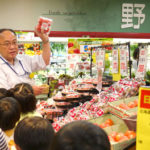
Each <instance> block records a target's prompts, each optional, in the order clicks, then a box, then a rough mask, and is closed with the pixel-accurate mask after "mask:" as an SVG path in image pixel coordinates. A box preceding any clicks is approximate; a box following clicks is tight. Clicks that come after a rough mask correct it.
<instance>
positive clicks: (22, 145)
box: [0, 83, 110, 150]
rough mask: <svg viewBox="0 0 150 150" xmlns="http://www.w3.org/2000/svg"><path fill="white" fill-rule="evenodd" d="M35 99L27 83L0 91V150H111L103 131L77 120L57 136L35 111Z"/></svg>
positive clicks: (64, 127) (63, 128)
mask: <svg viewBox="0 0 150 150" xmlns="http://www.w3.org/2000/svg"><path fill="white" fill-rule="evenodd" d="M36 103H37V100H36V97H35V95H34V93H33V89H32V87H31V86H30V85H29V84H27V83H20V84H17V85H16V86H15V87H14V88H12V89H10V90H6V89H2V88H1V89H0V128H1V130H0V150H8V149H11V150H13V149H16V150H110V143H109V140H108V136H107V134H106V133H105V131H104V130H103V129H101V128H100V127H98V126H96V125H94V124H93V123H90V122H87V121H74V122H71V123H69V124H66V125H65V126H63V127H62V128H61V129H60V130H59V131H58V132H57V133H55V132H54V129H53V127H52V125H51V123H50V122H49V121H48V120H46V119H44V118H43V117H42V116H41V115H40V114H39V113H38V112H36Z"/></svg>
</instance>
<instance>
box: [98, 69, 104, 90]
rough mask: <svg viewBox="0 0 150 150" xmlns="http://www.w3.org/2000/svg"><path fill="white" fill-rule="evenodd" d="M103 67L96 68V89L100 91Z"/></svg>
mask: <svg viewBox="0 0 150 150" xmlns="http://www.w3.org/2000/svg"><path fill="white" fill-rule="evenodd" d="M103 71H104V68H100V67H98V68H97V81H98V83H97V90H98V91H99V92H100V91H101V90H102V77H103Z"/></svg>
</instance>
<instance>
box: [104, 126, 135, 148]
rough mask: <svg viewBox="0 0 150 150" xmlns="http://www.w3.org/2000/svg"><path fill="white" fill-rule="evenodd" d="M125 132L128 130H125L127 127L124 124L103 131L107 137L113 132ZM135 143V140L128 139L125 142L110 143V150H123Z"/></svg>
mask: <svg viewBox="0 0 150 150" xmlns="http://www.w3.org/2000/svg"><path fill="white" fill-rule="evenodd" d="M127 130H129V129H128V128H127V126H126V125H125V124H124V123H123V124H117V125H115V126H112V127H108V128H106V129H105V131H106V133H107V134H108V135H110V134H111V133H112V132H114V131H115V132H118V133H119V132H123V133H125V132H126V131H127ZM135 142H136V138H132V139H128V140H125V141H122V142H111V150H123V149H125V148H127V147H128V146H130V145H131V144H133V143H135Z"/></svg>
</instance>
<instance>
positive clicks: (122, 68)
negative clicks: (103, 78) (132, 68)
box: [120, 46, 127, 76]
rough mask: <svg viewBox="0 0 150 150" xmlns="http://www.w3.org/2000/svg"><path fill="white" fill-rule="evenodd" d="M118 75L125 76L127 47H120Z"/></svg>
mask: <svg viewBox="0 0 150 150" xmlns="http://www.w3.org/2000/svg"><path fill="white" fill-rule="evenodd" d="M120 73H121V75H123V76H126V75H127V46H121V47H120Z"/></svg>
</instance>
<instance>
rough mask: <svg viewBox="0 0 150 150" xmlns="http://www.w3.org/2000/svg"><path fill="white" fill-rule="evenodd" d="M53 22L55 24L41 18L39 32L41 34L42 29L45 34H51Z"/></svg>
mask: <svg viewBox="0 0 150 150" xmlns="http://www.w3.org/2000/svg"><path fill="white" fill-rule="evenodd" d="M52 22H53V20H52V19H49V18H45V17H40V18H39V20H38V25H37V30H38V31H40V32H41V29H43V30H44V33H47V34H49V33H50V30H51V24H52Z"/></svg>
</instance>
